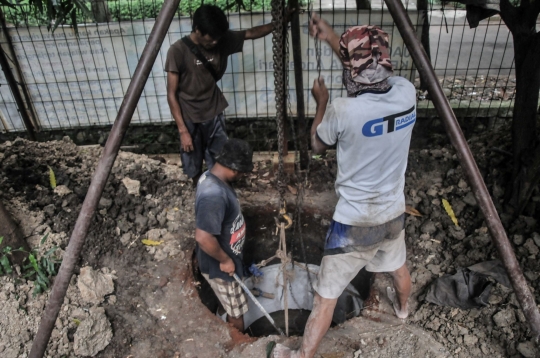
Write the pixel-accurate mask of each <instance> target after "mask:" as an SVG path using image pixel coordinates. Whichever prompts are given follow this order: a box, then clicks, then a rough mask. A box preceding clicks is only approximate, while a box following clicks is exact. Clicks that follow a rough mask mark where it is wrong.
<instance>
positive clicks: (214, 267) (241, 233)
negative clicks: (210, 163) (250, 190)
mask: <svg viewBox="0 0 540 358" xmlns="http://www.w3.org/2000/svg"><path fill="white" fill-rule="evenodd" d="M195 220H196V225H197V228H198V229H201V230H204V231H206V232H207V233H209V234H212V235H214V236H215V237H216V239H217V241H218V243H219V246H220V247H221V248H222V249H223V251H225V253H226V254H227V255H229V257H230V258H231V259H232V260H233V262H234V265H235V271H236V274H237V275H238V276H239V277H243V276H244V264H243V261H242V259H243V248H244V242H245V238H246V223H245V221H244V216H243V215H242V211H241V210H240V203H239V201H238V198H237V197H236V193H235V192H234V190H233V189H232V188H231V187H230V186H229V185H227V184H226V183H224V182H223V181H221V180H220V179H219V178H218V177H216V176H215V175H213V174H212V173H210V172H209V171H207V172H205V173H204V174H203V175H202V176H201V178H200V179H199V183H198V185H197V193H196V194H195ZM197 259H198V260H199V268H200V270H201V272H202V273H206V274H208V275H209V276H210V278H221V279H224V280H227V281H233V280H234V279H233V278H232V277H231V276H229V275H228V274H227V273H225V272H223V271H221V270H220V268H219V261H217V260H216V259H214V258H213V257H211V256H210V255H208V254H206V253H205V252H204V251H203V250H201V248H200V247H198V246H197Z"/></svg>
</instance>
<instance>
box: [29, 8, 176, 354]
mask: <svg viewBox="0 0 540 358" xmlns="http://www.w3.org/2000/svg"><path fill="white" fill-rule="evenodd" d="M179 3H180V0H165V2H164V3H163V7H162V8H161V11H160V12H159V15H158V17H157V19H156V23H155V25H154V28H153V29H152V32H151V33H150V36H149V37H148V41H147V43H146V46H145V47H144V51H143V53H142V55H141V58H140V60H139V63H138V64H137V68H136V69H135V73H134V74H133V78H132V79H131V83H130V84H129V87H128V89H127V92H126V95H125V96H124V101H123V102H122V105H121V106H120V110H119V111H118V115H117V116H116V120H115V122H114V125H113V127H112V129H111V133H110V135H109V139H108V140H107V143H106V144H105V148H103V155H102V156H101V159H100V160H99V163H98V165H97V168H96V171H95V173H94V176H93V178H92V182H91V183H90V187H89V188H88V193H87V194H86V198H85V199H84V203H83V206H82V208H81V212H80V214H79V217H78V218H77V222H76V223H75V227H74V228H73V233H72V234H71V238H70V240H69V245H68V246H67V248H66V252H65V254H64V258H63V260H62V265H61V266H60V270H59V272H58V276H56V278H55V280H54V285H53V288H52V292H51V296H50V298H49V302H48V304H47V307H46V308H45V312H43V315H42V316H41V322H40V325H39V329H38V332H37V334H36V337H35V338H34V342H33V345H32V350H31V351H30V355H29V357H30V358H41V357H43V354H44V353H45V349H46V348H47V343H48V342H49V338H50V337H51V333H52V330H53V328H54V324H55V322H56V318H57V316H58V312H59V311H60V307H61V306H62V303H63V302H64V296H65V294H66V291H67V288H68V286H69V281H70V279H71V276H72V275H73V270H74V268H75V265H76V264H77V261H78V260H79V256H80V253H81V250H82V247H83V245H84V240H85V238H86V235H87V233H88V228H89V227H90V223H91V221H92V218H93V217H94V214H95V211H96V207H97V205H98V202H99V199H100V198H101V194H102V193H103V188H104V187H105V184H106V182H107V178H108V177H109V174H110V172H111V168H112V166H113V164H114V161H115V159H116V156H117V155H118V150H119V149H120V144H121V143H122V139H123V138H124V135H125V133H126V131H127V128H128V126H129V123H130V122H131V117H132V116H133V112H134V111H135V108H136V107H137V103H138V102H139V98H140V97H141V93H142V91H143V89H144V85H145V84H146V81H147V80H148V76H149V74H150V71H151V70H152V66H153V65H154V62H155V60H156V57H157V54H158V53H159V50H160V48H161V44H162V43H163V39H164V38H165V35H166V34H167V30H168V29H169V26H170V25H171V22H172V19H173V17H174V14H175V13H176V10H177V9H178V5H179Z"/></svg>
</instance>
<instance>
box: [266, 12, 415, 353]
mask: <svg viewBox="0 0 540 358" xmlns="http://www.w3.org/2000/svg"><path fill="white" fill-rule="evenodd" d="M310 30H311V33H312V35H313V36H317V37H318V38H320V39H322V40H325V41H327V42H328V44H329V45H330V46H331V47H332V49H333V50H334V52H336V54H338V55H339V56H340V58H341V60H342V62H343V82H344V85H345V87H346V88H347V98H336V99H335V100H334V101H333V102H332V103H331V104H327V103H328V99H329V95H328V89H327V88H326V86H325V85H324V81H322V80H315V82H314V84H313V89H312V94H313V97H314V98H315V101H316V102H317V111H316V114H315V119H314V121H313V126H312V127H311V147H312V150H313V152H314V153H324V152H325V151H326V149H327V148H328V147H330V146H333V145H336V146H337V150H336V151H337V163H338V173H337V178H336V184H335V186H336V193H337V195H338V197H339V200H338V203H337V205H336V209H335V212H334V216H333V220H332V223H331V225H330V228H329V230H328V234H327V237H326V242H325V251H324V256H323V259H322V262H321V267H320V270H319V273H318V275H317V280H316V281H315V282H314V284H313V288H314V290H315V297H314V304H313V310H312V312H311V315H310V317H309V319H308V321H307V324H306V329H305V332H304V337H303V340H302V346H301V348H300V350H298V351H292V350H290V349H289V348H287V347H285V346H283V345H280V344H278V345H277V346H276V348H275V349H274V357H303V358H305V357H313V356H314V355H315V352H316V351H317V348H318V346H319V344H320V342H321V340H322V338H323V337H324V335H325V334H326V331H327V330H328V328H329V327H330V324H331V322H332V316H333V312H334V308H335V306H336V303H337V299H338V297H339V296H340V295H341V293H342V292H343V290H344V289H345V287H346V286H347V285H348V284H349V282H350V281H351V280H352V279H353V278H354V277H355V276H356V275H357V274H358V272H359V271H360V270H361V269H362V268H364V267H365V268H366V269H367V270H368V271H371V272H389V273H390V274H391V275H392V277H393V282H394V288H390V287H389V288H388V289H387V291H388V296H389V298H390V299H391V300H392V303H393V306H394V311H395V313H396V316H397V317H399V318H402V319H404V318H406V317H407V315H408V309H407V300H408V298H409V295H410V292H411V277H410V275H409V270H408V269H407V266H406V251H405V230H404V211H405V195H404V192H403V189H404V186H405V169H406V167H407V157H408V153H409V144H410V141H411V134H412V128H413V125H414V123H415V121H416V91H415V88H414V86H413V85H412V84H411V83H410V82H409V81H407V80H406V79H404V78H402V77H392V71H393V70H392V64H391V62H390V57H389V54H388V35H387V34H386V33H385V32H384V31H382V30H381V29H380V28H378V27H376V26H354V27H351V28H349V29H347V31H345V32H344V33H343V35H342V36H341V37H339V36H338V35H337V34H335V33H334V31H333V30H332V28H331V27H330V26H329V25H328V23H326V21H324V20H321V19H319V18H318V17H317V16H316V15H313V17H312V22H311V24H310Z"/></svg>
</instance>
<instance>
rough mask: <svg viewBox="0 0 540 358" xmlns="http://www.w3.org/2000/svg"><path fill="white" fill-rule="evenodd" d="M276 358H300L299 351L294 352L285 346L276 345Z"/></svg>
mask: <svg viewBox="0 0 540 358" xmlns="http://www.w3.org/2000/svg"><path fill="white" fill-rule="evenodd" d="M273 353H274V355H273V357H274V358H300V354H299V353H298V351H293V350H291V349H290V348H289V347H285V346H284V345H283V344H280V343H278V344H276V347H275V348H274V352H273Z"/></svg>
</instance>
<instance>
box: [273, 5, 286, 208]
mask: <svg viewBox="0 0 540 358" xmlns="http://www.w3.org/2000/svg"><path fill="white" fill-rule="evenodd" d="M271 5H272V24H273V25H274V31H273V32H272V50H273V54H274V57H273V59H274V93H275V101H276V126H277V140H278V174H277V189H278V192H279V200H280V203H279V205H280V207H283V206H284V203H285V199H284V196H285V172H284V167H283V151H284V145H283V144H284V143H283V142H284V138H285V133H284V128H283V124H284V118H283V114H284V105H285V104H284V96H285V93H284V84H285V82H284V72H285V71H284V70H285V68H284V67H285V66H284V62H285V58H284V57H283V44H284V43H285V41H284V38H283V37H284V36H283V35H284V31H283V22H284V21H283V19H284V10H285V8H284V6H283V0H272V2H271Z"/></svg>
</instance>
